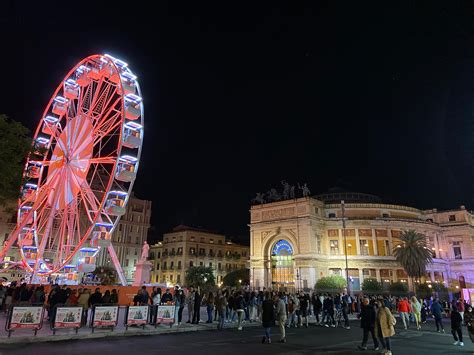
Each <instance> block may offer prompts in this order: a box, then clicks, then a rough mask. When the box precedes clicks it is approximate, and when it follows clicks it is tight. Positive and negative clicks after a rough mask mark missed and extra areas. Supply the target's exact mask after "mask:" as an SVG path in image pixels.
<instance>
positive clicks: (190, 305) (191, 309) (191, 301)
mask: <svg viewBox="0 0 474 355" xmlns="http://www.w3.org/2000/svg"><path fill="white" fill-rule="evenodd" d="M194 295H195V294H194V288H193V286H191V287H190V288H189V292H188V295H187V296H186V304H187V305H188V321H187V322H186V323H191V322H192V321H193V316H194ZM160 296H161V294H160Z"/></svg>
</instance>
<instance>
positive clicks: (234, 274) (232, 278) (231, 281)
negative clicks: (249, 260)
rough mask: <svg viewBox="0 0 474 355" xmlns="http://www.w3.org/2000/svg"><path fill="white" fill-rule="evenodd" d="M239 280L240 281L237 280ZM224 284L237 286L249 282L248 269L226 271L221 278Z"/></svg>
mask: <svg viewBox="0 0 474 355" xmlns="http://www.w3.org/2000/svg"><path fill="white" fill-rule="evenodd" d="M239 280H240V281H241V282H239ZM222 282H223V284H224V286H230V287H239V286H241V285H248V284H249V282H250V270H249V269H238V270H234V271H231V272H229V273H227V275H225V276H224V279H223V280H222Z"/></svg>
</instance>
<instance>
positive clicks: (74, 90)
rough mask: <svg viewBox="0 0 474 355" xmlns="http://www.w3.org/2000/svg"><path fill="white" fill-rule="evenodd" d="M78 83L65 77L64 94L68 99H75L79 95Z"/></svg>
mask: <svg viewBox="0 0 474 355" xmlns="http://www.w3.org/2000/svg"><path fill="white" fill-rule="evenodd" d="M79 92H80V88H79V84H78V83H77V82H76V81H75V80H74V79H67V80H66V81H65V82H64V96H66V98H68V99H69V100H75V99H77V98H78V97H79Z"/></svg>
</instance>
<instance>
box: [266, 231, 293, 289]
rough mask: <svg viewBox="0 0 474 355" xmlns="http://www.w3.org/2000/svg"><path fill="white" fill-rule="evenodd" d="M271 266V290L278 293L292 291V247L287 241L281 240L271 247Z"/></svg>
mask: <svg viewBox="0 0 474 355" xmlns="http://www.w3.org/2000/svg"><path fill="white" fill-rule="evenodd" d="M271 264H272V286H273V288H274V289H277V290H280V291H288V290H290V291H291V290H294V288H295V276H294V272H295V270H294V266H293V247H292V246H291V244H290V243H289V242H288V241H286V240H284V239H281V240H279V241H278V242H276V243H275V245H273V248H272V255H271Z"/></svg>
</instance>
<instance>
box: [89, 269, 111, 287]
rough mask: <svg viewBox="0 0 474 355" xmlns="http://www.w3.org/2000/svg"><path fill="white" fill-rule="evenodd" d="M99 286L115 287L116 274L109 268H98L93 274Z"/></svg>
mask: <svg viewBox="0 0 474 355" xmlns="http://www.w3.org/2000/svg"><path fill="white" fill-rule="evenodd" d="M92 274H93V275H95V276H96V277H97V278H98V279H99V280H100V284H101V285H115V284H116V283H117V272H116V271H115V268H113V267H111V266H98V267H97V268H96V269H95V270H94V271H93V272H92Z"/></svg>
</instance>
